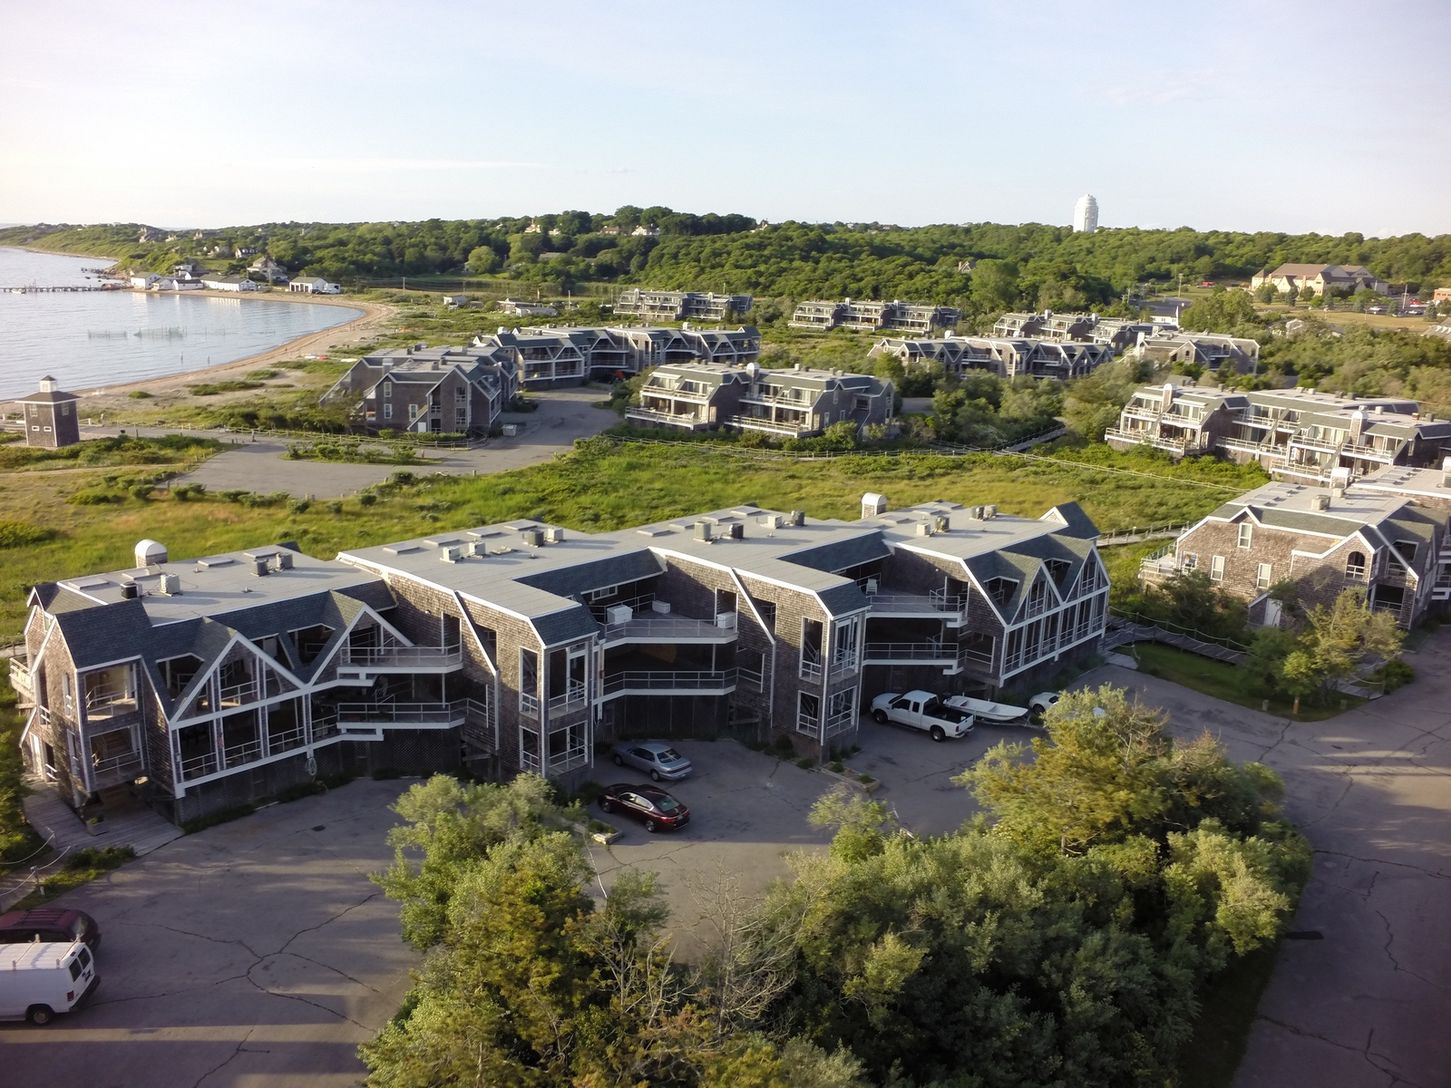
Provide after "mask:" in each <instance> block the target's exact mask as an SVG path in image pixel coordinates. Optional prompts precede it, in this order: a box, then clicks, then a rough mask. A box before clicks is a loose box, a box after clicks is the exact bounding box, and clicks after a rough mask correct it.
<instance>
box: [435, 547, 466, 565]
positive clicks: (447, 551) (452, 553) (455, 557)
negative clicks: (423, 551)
mask: <svg viewBox="0 0 1451 1088" xmlns="http://www.w3.org/2000/svg"><path fill="white" fill-rule="evenodd" d="M462 554H463V549H462V548H460V547H459V546H458V545H457V544H449V545H446V546H445V547H443V548H440V549H439V551H438V558H439V559H441V560H442V561H443V562H445V563H457V562H458V561H459V556H461V555H462Z"/></svg>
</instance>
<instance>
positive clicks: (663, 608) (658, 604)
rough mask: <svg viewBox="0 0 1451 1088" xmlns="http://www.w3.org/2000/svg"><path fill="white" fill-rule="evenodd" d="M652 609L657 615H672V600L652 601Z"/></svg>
mask: <svg viewBox="0 0 1451 1088" xmlns="http://www.w3.org/2000/svg"><path fill="white" fill-rule="evenodd" d="M650 611H651V612H654V613H655V614H656V615H659V616H668V615H670V602H669V601H651V602H650Z"/></svg>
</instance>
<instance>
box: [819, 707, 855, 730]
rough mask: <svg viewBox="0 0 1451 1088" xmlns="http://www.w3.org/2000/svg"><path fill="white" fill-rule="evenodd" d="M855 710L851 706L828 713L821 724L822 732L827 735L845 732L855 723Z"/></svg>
mask: <svg viewBox="0 0 1451 1088" xmlns="http://www.w3.org/2000/svg"><path fill="white" fill-rule="evenodd" d="M856 717H857V716H856V711H855V710H854V709H852V708H851V707H847V708H846V709H845V710H838V711H836V713H834V714H828V715H827V716H826V721H825V722H824V723H823V725H822V732H823V733H824V735H826V736H828V737H834V736H836V735H838V734H840V733H845V732H847V731H848V730H849V729H851V728H853V727H854V726H855V725H856Z"/></svg>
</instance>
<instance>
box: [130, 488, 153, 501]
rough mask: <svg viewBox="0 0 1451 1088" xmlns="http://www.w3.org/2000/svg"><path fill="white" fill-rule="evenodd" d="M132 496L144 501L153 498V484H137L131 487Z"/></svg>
mask: <svg viewBox="0 0 1451 1088" xmlns="http://www.w3.org/2000/svg"><path fill="white" fill-rule="evenodd" d="M131 497H132V498H133V499H140V500H141V501H142V502H145V501H146V500H147V499H149V498H151V485H150V484H136V485H135V486H133V487H132V488H131Z"/></svg>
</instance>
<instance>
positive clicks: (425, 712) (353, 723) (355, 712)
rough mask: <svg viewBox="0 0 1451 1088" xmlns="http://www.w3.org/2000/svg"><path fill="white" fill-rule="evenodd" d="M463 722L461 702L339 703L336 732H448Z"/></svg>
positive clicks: (462, 704) (455, 700) (459, 700)
mask: <svg viewBox="0 0 1451 1088" xmlns="http://www.w3.org/2000/svg"><path fill="white" fill-rule="evenodd" d="M463 723H464V700H462V699H453V700H451V701H449V702H445V703H339V704H338V717H337V725H338V728H339V729H349V728H377V727H378V726H396V727H398V728H400V729H450V728H453V727H454V726H460V725H463Z"/></svg>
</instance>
